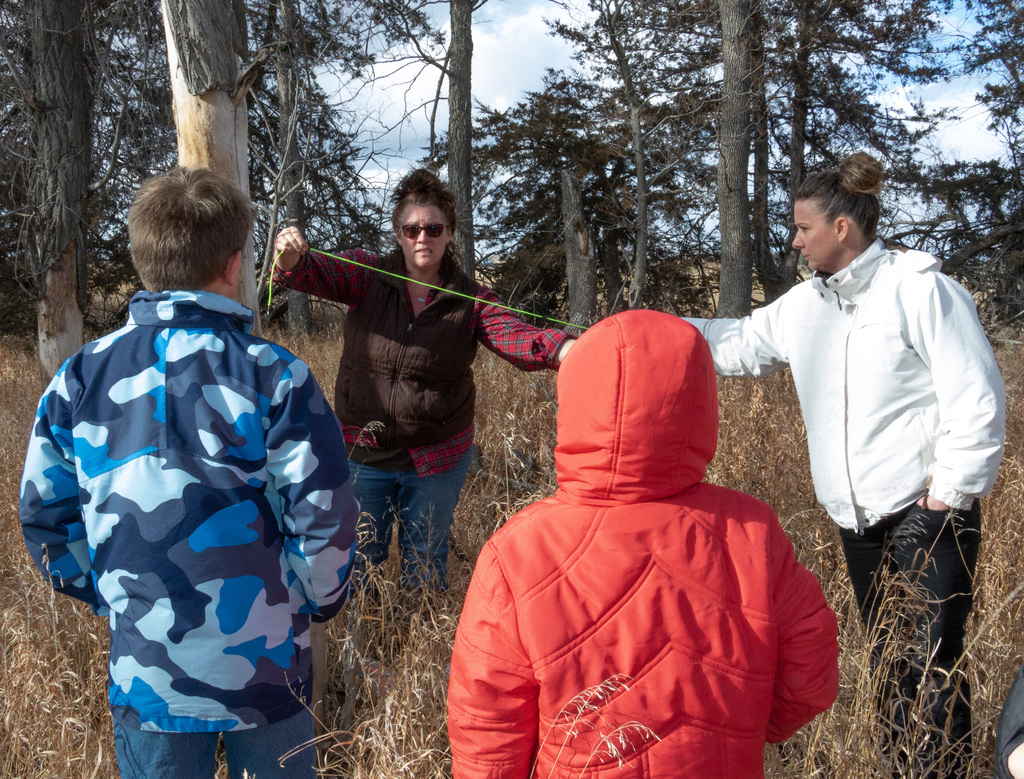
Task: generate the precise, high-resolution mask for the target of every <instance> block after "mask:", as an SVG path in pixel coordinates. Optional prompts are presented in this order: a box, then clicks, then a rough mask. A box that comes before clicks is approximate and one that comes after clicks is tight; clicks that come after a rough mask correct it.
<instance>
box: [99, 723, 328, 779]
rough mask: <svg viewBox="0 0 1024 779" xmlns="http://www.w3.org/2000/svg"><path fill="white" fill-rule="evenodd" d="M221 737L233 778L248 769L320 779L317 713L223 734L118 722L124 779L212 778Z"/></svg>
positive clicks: (264, 776) (266, 778)
mask: <svg viewBox="0 0 1024 779" xmlns="http://www.w3.org/2000/svg"><path fill="white" fill-rule="evenodd" d="M221 735H223V737H224V751H225V754H226V756H227V760H228V776H230V777H231V779H242V772H243V771H248V772H249V776H252V777H257V779H271V778H272V777H277V778H278V779H316V747H315V746H314V745H313V743H312V741H313V737H314V734H313V714H312V712H310V711H308V710H306V711H303V712H302V713H300V714H296V715H295V716H294V717H289V718H288V719H286V720H281V721H280V722H275V723H274V724H273V725H264V726H263V727H259V728H250V729H249V730H230V731H226V732H225V733H223V734H221V733H153V732H151V731H148V730H136V729H135V728H127V727H123V726H121V725H119V724H118V723H117V722H115V723H114V747H115V749H116V751H117V767H118V768H119V769H120V771H121V779H213V776H214V774H215V773H216V769H217V762H216V757H217V739H218V737H219V736H221ZM303 745H305V747H304V748H301V749H300V747H302V746H303ZM293 750H294V751H295V752H296V754H295V755H293V756H291V757H289V758H288V759H287V760H285V761H284V767H283V768H282V767H281V764H280V762H279V761H280V760H281V758H282V756H284V755H285V754H288V753H290V752H292V751H293Z"/></svg>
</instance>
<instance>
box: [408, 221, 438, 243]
mask: <svg viewBox="0 0 1024 779" xmlns="http://www.w3.org/2000/svg"><path fill="white" fill-rule="evenodd" d="M447 226H448V225H442V224H429V225H402V228H401V229H402V234H403V235H405V237H406V238H409V239H410V240H411V239H413V238H419V235H420V230H426V231H427V236H428V237H429V238H438V237H440V236H441V235H443V234H444V229H445V228H446V227H447Z"/></svg>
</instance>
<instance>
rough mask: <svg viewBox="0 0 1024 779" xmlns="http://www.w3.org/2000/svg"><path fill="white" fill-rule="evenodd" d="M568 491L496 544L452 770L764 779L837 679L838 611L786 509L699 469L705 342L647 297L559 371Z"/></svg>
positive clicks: (460, 639)
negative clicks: (768, 745)
mask: <svg viewBox="0 0 1024 779" xmlns="http://www.w3.org/2000/svg"><path fill="white" fill-rule="evenodd" d="M558 402H559V413H558V445H557V447H556V449H555V463H556V467H557V473H558V490H557V492H556V493H555V495H554V496H553V497H550V498H547V499H545V500H542V501H540V502H538V503H535V504H533V505H531V506H529V507H528V508H526V509H524V510H523V511H520V512H519V513H518V514H516V515H515V516H514V517H513V518H512V519H511V520H509V522H508V523H507V524H506V525H505V526H504V527H503V528H501V529H500V530H499V531H498V532H497V533H495V534H494V536H493V537H492V538H491V539H490V541H488V543H487V544H486V546H485V547H484V549H483V550H482V551H481V553H480V557H479V559H478V561H477V564H476V569H475V571H474V573H473V579H472V582H471V583H470V586H469V591H468V593H467V595H466V603H465V607H464V609H463V612H462V616H461V618H460V621H459V627H458V632H457V635H456V639H455V647H454V652H453V656H452V665H451V678H450V682H449V688H448V732H449V736H450V738H451V747H452V768H453V774H454V777H455V779H471V778H474V777H482V778H483V777H486V778H487V779H497V778H498V777H501V778H502V779H507V778H508V779H510V778H512V777H522V779H526V778H527V777H529V776H531V772H532V776H534V777H537V779H547V777H551V778H552V779H569V777H572V778H573V779H578V777H582V776H605V775H606V774H607V772H608V771H609V770H610V769H612V768H614V769H615V774H614V775H615V776H616V777H679V776H692V777H715V779H725V778H726V777H744V779H748V778H749V777H752V776H763V770H764V768H763V766H764V762H763V748H764V743H765V742H766V741H769V742H779V741H783V740H785V739H786V738H788V737H789V736H791V735H792V734H793V733H794V732H796V730H797V729H799V728H800V727H801V726H803V725H804V724H806V723H807V722H809V721H810V720H812V719H813V718H814V717H815V716H816V715H817V714H819V713H820V712H822V711H824V710H826V709H827V708H828V707H829V706H831V705H832V702H833V701H834V700H835V697H836V693H837V688H838V676H839V671H838V643H837V623H836V616H835V614H834V613H833V612H832V611H831V609H829V607H828V604H827V603H826V601H825V596H824V594H823V593H822V591H821V587H820V586H819V584H818V582H817V580H816V579H815V578H814V576H813V575H812V574H811V573H810V572H809V571H808V570H807V569H806V568H804V567H803V566H802V565H801V564H800V563H799V562H797V560H796V557H795V555H794V552H793V547H792V545H791V544H790V542H789V539H788V538H787V537H786V535H785V533H784V531H783V530H782V527H781V525H780V524H779V521H778V519H777V518H776V516H775V514H774V512H773V511H772V510H771V508H769V507H768V506H767V505H765V504H764V503H762V502H760V501H758V500H756V499H755V498H752V497H750V496H748V495H744V494H743V493H740V492H736V491H734V490H729V489H725V488H722V487H718V486H714V485H711V484H705V483H703V482H702V480H703V478H704V473H705V469H706V467H707V464H708V462H709V461H710V460H711V458H712V457H713V455H714V453H715V448H716V445H717V439H718V392H717V385H716V380H715V370H714V366H713V365H712V361H711V354H710V351H709V348H708V346H707V343H706V342H705V341H704V339H703V338H702V337H701V336H700V335H699V334H698V332H697V331H696V330H695V329H694V328H693V327H691V326H690V325H689V324H687V323H686V322H683V321H681V320H679V319H677V318H676V317H672V316H669V315H667V314H661V313H657V312H653V311H630V312H625V313H623V314H619V315H616V316H613V317H611V318H609V319H606V320H604V321H602V322H600V323H599V324H597V325H595V326H594V327H592V328H590V330H589V331H587V332H586V333H585V334H584V335H583V337H582V338H580V340H579V341H578V342H577V344H576V346H575V348H574V349H573V352H572V354H571V355H570V356H569V357H568V359H567V360H566V361H565V363H564V364H563V365H562V367H561V370H560V371H559V375H558Z"/></svg>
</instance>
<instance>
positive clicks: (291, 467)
mask: <svg viewBox="0 0 1024 779" xmlns="http://www.w3.org/2000/svg"><path fill="white" fill-rule="evenodd" d="M128 229H129V237H130V239H131V247H132V261H133V263H134V264H135V267H136V269H137V270H138V272H139V276H140V277H141V278H142V280H143V282H144V283H145V285H146V287H147V289H150V290H164V291H162V292H153V291H146V292H140V293H138V294H137V295H135V297H134V298H133V299H132V301H131V307H130V315H129V319H128V324H127V325H125V327H123V328H121V329H120V330H118V331H116V332H114V333H111V334H109V335H107V336H105V337H103V338H100V339H99V340H97V341H94V342H92V343H90V344H87V345H86V346H85V347H83V348H82V349H81V350H80V351H79V352H78V353H77V354H76V355H74V356H73V357H71V358H70V359H69V360H68V361H67V362H66V363H65V364H64V365H63V367H62V368H61V369H60V371H59V372H58V373H57V375H56V376H55V377H54V379H53V381H52V382H51V383H50V385H49V387H48V388H47V389H46V391H45V393H44V394H43V397H42V399H41V400H40V403H39V408H38V411H37V414H36V421H35V426H34V428H33V431H32V438H31V441H30V443H29V449H28V455H27V457H26V461H25V474H24V477H23V480H22V486H21V507H20V512H21V523H22V527H23V531H24V535H25V543H26V545H27V547H28V549H29V552H30V553H31V554H32V557H33V559H34V560H35V562H36V565H37V566H38V567H39V568H40V570H41V571H42V572H43V574H44V576H46V577H48V578H49V580H50V582H51V584H52V585H53V587H54V588H55V589H56V590H57V591H58V592H62V593H64V594H66V595H70V596H71V597H73V598H78V599H79V600H82V601H84V602H85V603H87V604H89V606H90V607H91V608H92V609H93V611H94V612H96V613H97V614H100V615H104V616H109V618H110V668H109V673H110V704H111V709H112V712H113V716H114V733H115V743H116V751H117V759H118V765H119V768H120V770H121V776H122V777H146V778H147V779H158V778H160V777H169V778H171V777H173V779H192V778H193V777H203V776H206V777H212V776H213V775H214V771H215V752H216V748H217V741H218V736H219V734H221V733H223V738H224V744H225V751H226V754H227V760H228V765H229V770H230V775H231V777H232V778H234V777H236V776H237V777H241V776H242V771H243V769H245V770H247V771H248V772H249V773H250V775H255V776H257V777H259V779H268V777H276V776H288V777H307V776H308V777H315V776H316V772H315V762H316V759H315V750H314V749H312V748H308V749H305V750H297V751H298V753H299V754H298V755H297V756H295V757H292V758H289V760H287V761H286V763H285V766H284V767H282V766H280V765H279V764H278V761H279V759H280V758H281V757H282V756H283V755H284V754H285V753H286V752H288V751H289V750H292V749H294V748H297V747H300V746H301V745H302V744H304V743H306V742H308V741H310V740H311V739H312V738H313V720H312V714H311V713H310V711H309V708H308V707H309V703H310V687H311V675H312V669H311V653H310V641H309V624H310V621H311V620H313V621H322V620H326V619H329V618H330V617H332V616H333V615H334V614H336V613H337V612H338V611H340V610H341V608H342V606H343V605H344V604H345V601H346V600H347V598H348V592H349V575H350V563H351V561H352V557H353V555H354V547H355V526H356V518H357V515H358V511H359V509H358V504H357V503H356V502H355V500H354V498H353V496H352V491H351V488H350V485H349V479H348V468H347V465H346V460H345V456H344V452H345V441H344V438H343V435H342V431H341V427H340V425H339V423H338V421H337V418H336V417H335V415H334V413H333V412H332V410H331V408H330V406H329V405H328V403H327V401H326V400H325V398H324V395H323V393H322V392H321V390H320V387H319V386H318V385H317V383H316V380H315V379H314V378H313V376H312V374H311V373H310V371H309V368H308V367H307V366H306V365H305V364H304V363H303V362H302V361H301V360H299V359H297V358H296V357H294V356H293V355H292V354H290V353H289V352H288V351H286V350H285V349H283V348H281V347H279V346H276V345H274V344H273V343H270V342H268V341H265V340H263V339H261V338H256V337H254V336H253V335H251V334H250V333H251V331H252V322H253V314H252V312H251V311H249V309H247V308H245V307H243V306H241V305H239V304H238V303H236V302H235V301H234V300H232V299H231V298H230V296H231V295H233V294H234V293H235V291H236V289H237V285H238V279H239V273H240V266H241V250H242V248H243V246H244V244H245V242H246V240H247V238H248V236H249V233H250V231H251V230H252V207H251V205H250V204H249V201H248V198H246V197H245V196H244V195H243V194H242V193H241V192H239V191H238V189H237V188H235V187H234V186H233V185H232V184H230V183H229V182H227V181H226V180H224V179H222V178H220V177H219V176H216V175H215V174H213V173H211V172H209V171H207V170H202V169H194V170H189V169H185V168H178V169H175V170H172V171H170V172H169V173H167V174H164V175H162V176H158V177H156V178H154V179H151V180H149V181H147V182H146V183H145V184H143V186H142V188H141V189H140V191H139V193H138V195H137V197H136V199H135V202H134V203H133V204H132V207H131V209H130V211H129V215H128Z"/></svg>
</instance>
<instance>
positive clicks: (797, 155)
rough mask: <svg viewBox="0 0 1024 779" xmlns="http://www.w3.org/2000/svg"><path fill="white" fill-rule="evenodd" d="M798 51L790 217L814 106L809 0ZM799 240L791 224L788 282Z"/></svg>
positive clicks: (800, 21) (800, 8) (800, 10)
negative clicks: (810, 114) (811, 107)
mask: <svg viewBox="0 0 1024 779" xmlns="http://www.w3.org/2000/svg"><path fill="white" fill-rule="evenodd" d="M796 23H797V35H796V39H797V49H796V55H795V56H794V59H793V111H792V114H793V120H792V122H791V129H792V135H791V136H790V139H789V205H790V214H792V213H793V194H794V193H795V192H796V190H797V187H799V186H800V185H801V184H802V183H803V180H804V175H805V167H806V165H805V161H804V147H805V146H806V144H807V115H808V113H809V111H810V102H811V72H810V57H811V54H810V52H811V40H810V37H811V30H810V7H809V4H808V0H802V2H800V3H798V4H797V17H796ZM795 237H796V227H795V226H793V225H792V224H791V225H790V228H789V237H788V239H787V240H786V247H787V249H788V251H787V252H786V259H785V262H784V264H783V273H787V274H789V278H792V279H795V278H796V269H797V260H798V258H799V256H800V252H798V251H796V250H795V249H792V248H789V247H792V245H793V239H794V238H795Z"/></svg>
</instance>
